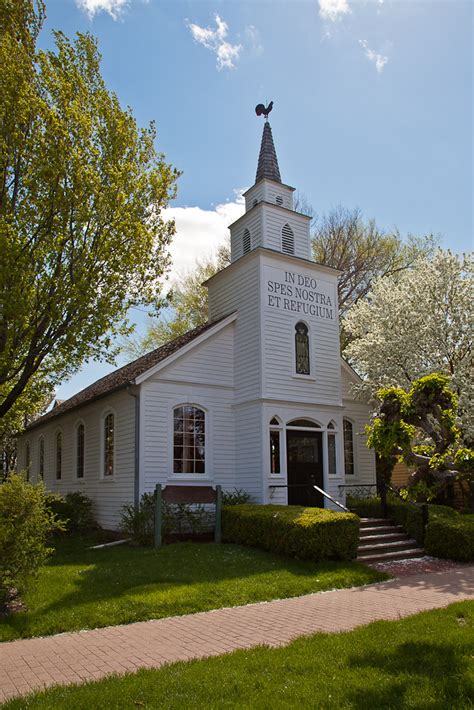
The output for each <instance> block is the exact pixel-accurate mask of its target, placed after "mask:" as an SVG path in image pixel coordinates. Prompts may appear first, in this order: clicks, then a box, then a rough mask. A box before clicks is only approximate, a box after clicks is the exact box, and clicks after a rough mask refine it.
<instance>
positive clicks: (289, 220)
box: [263, 205, 311, 259]
mask: <svg viewBox="0 0 474 710" xmlns="http://www.w3.org/2000/svg"><path fill="white" fill-rule="evenodd" d="M265 206H266V211H265V239H264V244H263V246H265V247H267V248H268V249H273V250H274V251H279V252H281V251H282V229H283V227H284V225H285V224H288V225H289V226H290V227H291V230H292V232H293V234H294V240H295V251H294V255H295V256H299V257H300V258H302V259H310V258H311V251H310V244H311V242H310V239H309V220H308V219H307V218H306V217H305V216H303V215H300V214H299V213H297V212H292V211H289V210H284V209H281V208H279V207H278V206H277V205H265Z"/></svg>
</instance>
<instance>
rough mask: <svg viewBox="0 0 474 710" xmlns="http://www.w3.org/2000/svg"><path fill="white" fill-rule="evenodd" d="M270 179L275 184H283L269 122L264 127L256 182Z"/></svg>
mask: <svg viewBox="0 0 474 710" xmlns="http://www.w3.org/2000/svg"><path fill="white" fill-rule="evenodd" d="M264 178H268V179H269V180H273V181H274V182H281V177H280V169H279V167H278V158H277V154H276V150H275V145H274V143H273V136H272V129H271V127H270V124H269V123H268V120H266V121H265V123H264V126H263V135H262V143H261V145H260V154H259V156H258V166H257V176H256V178H255V182H256V183H257V182H259V180H263V179H264Z"/></svg>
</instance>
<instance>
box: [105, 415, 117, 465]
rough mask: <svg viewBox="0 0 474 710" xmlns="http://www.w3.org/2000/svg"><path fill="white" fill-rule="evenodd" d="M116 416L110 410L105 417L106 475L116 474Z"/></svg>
mask: <svg viewBox="0 0 474 710" xmlns="http://www.w3.org/2000/svg"><path fill="white" fill-rule="evenodd" d="M114 447H115V417H114V415H113V414H112V412H110V413H109V414H107V416H106V417H105V419H104V476H113V475H114Z"/></svg>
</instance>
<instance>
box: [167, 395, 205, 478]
mask: <svg viewBox="0 0 474 710" xmlns="http://www.w3.org/2000/svg"><path fill="white" fill-rule="evenodd" d="M205 464H206V415H205V412H204V411H203V410H202V409H200V408H199V407H194V406H193V405H191V404H184V405H181V406H179V407H176V408H175V409H174V412H173V472H174V473H205Z"/></svg>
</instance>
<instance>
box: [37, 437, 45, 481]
mask: <svg viewBox="0 0 474 710" xmlns="http://www.w3.org/2000/svg"><path fill="white" fill-rule="evenodd" d="M38 476H39V477H40V478H41V480H44V439H43V437H41V438H40V440H39V442H38Z"/></svg>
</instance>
